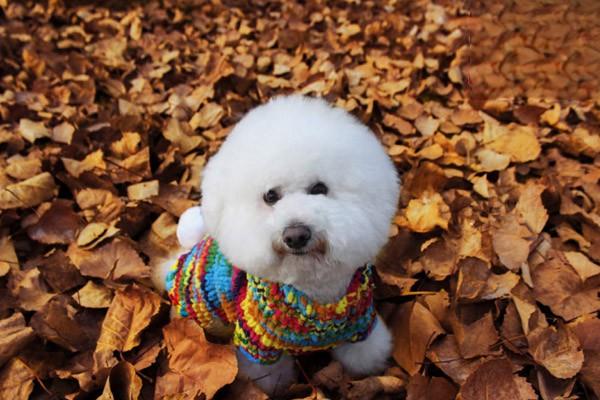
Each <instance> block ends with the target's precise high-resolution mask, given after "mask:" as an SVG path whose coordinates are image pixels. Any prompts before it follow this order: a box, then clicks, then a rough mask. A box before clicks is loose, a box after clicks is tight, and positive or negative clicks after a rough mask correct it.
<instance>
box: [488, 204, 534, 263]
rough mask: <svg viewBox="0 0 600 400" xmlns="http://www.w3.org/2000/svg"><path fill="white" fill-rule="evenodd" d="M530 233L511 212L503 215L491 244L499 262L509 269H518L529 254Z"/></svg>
mask: <svg viewBox="0 0 600 400" xmlns="http://www.w3.org/2000/svg"><path fill="white" fill-rule="evenodd" d="M531 235H532V234H531V232H529V230H528V229H527V228H525V227H523V226H521V225H520V224H519V222H518V221H517V218H516V217H515V216H514V215H512V214H507V215H505V216H504V217H503V219H502V222H501V225H500V227H499V228H498V229H497V230H496V231H495V232H494V233H493V236H492V244H493V247H494V251H495V252H496V254H498V257H499V258H500V262H501V263H502V264H503V265H504V266H506V267H507V268H508V269H510V270H511V271H518V270H519V269H520V268H521V265H522V264H523V263H524V262H526V261H527V257H528V256H529V241H528V240H527V239H525V238H526V237H530V236H531Z"/></svg>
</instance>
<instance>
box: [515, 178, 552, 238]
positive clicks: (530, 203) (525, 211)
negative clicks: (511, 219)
mask: <svg viewBox="0 0 600 400" xmlns="http://www.w3.org/2000/svg"><path fill="white" fill-rule="evenodd" d="M544 189H546V188H545V186H543V185H535V184H530V185H526V186H525V188H524V190H523V192H522V193H521V196H519V201H518V202H517V205H516V207H515V210H516V211H517V213H518V214H519V215H520V216H521V218H523V220H524V221H525V224H526V225H527V227H528V228H529V229H530V230H531V231H532V232H533V233H540V232H541V231H542V229H544V225H546V221H548V212H547V211H546V208H544V204H543V203H542V192H543V191H544Z"/></svg>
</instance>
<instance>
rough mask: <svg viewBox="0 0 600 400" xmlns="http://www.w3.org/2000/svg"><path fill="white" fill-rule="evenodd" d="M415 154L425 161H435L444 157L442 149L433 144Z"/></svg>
mask: <svg viewBox="0 0 600 400" xmlns="http://www.w3.org/2000/svg"><path fill="white" fill-rule="evenodd" d="M417 154H418V155H419V156H420V157H422V158H424V159H426V160H436V159H438V158H440V157H441V156H443V155H444V149H443V148H442V146H440V145H439V144H437V143H434V144H432V145H431V146H427V147H425V148H423V149H421V150H420V151H419V152H418V153H417Z"/></svg>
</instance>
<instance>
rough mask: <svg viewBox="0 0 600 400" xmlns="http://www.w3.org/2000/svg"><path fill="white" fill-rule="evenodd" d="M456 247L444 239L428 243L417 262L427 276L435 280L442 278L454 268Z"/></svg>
mask: <svg viewBox="0 0 600 400" xmlns="http://www.w3.org/2000/svg"><path fill="white" fill-rule="evenodd" d="M456 259H457V254H456V249H455V248H454V247H453V246H452V244H451V243H449V242H448V241H447V240H445V239H443V238H442V239H439V240H436V241H435V242H433V243H431V244H429V245H428V246H427V248H426V249H425V250H424V251H423V255H422V256H421V258H419V260H418V262H419V263H420V264H421V265H422V266H423V270H424V271H425V272H426V273H427V276H429V277H431V278H432V279H435V280H440V281H441V280H444V279H446V278H447V277H448V276H450V275H451V274H452V273H453V272H454V270H455V269H456Z"/></svg>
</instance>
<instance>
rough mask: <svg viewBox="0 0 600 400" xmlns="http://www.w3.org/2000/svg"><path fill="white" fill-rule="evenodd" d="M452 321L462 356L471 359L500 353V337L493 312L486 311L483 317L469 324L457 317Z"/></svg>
mask: <svg viewBox="0 0 600 400" xmlns="http://www.w3.org/2000/svg"><path fill="white" fill-rule="evenodd" d="M452 321H453V323H452V326H453V331H454V335H455V337H456V341H457V343H458V347H459V351H460V354H461V355H462V357H464V358H466V359H470V358H475V357H479V356H487V355H492V354H495V353H499V351H498V350H499V349H498V347H497V344H498V339H499V337H498V332H497V331H496V328H495V327H494V320H493V318H492V315H491V313H485V314H484V316H483V317H482V318H480V319H478V320H476V321H474V322H471V323H469V324H466V323H464V322H462V321H460V320H459V319H457V318H455V319H453V320H452ZM494 346H496V348H494Z"/></svg>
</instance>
